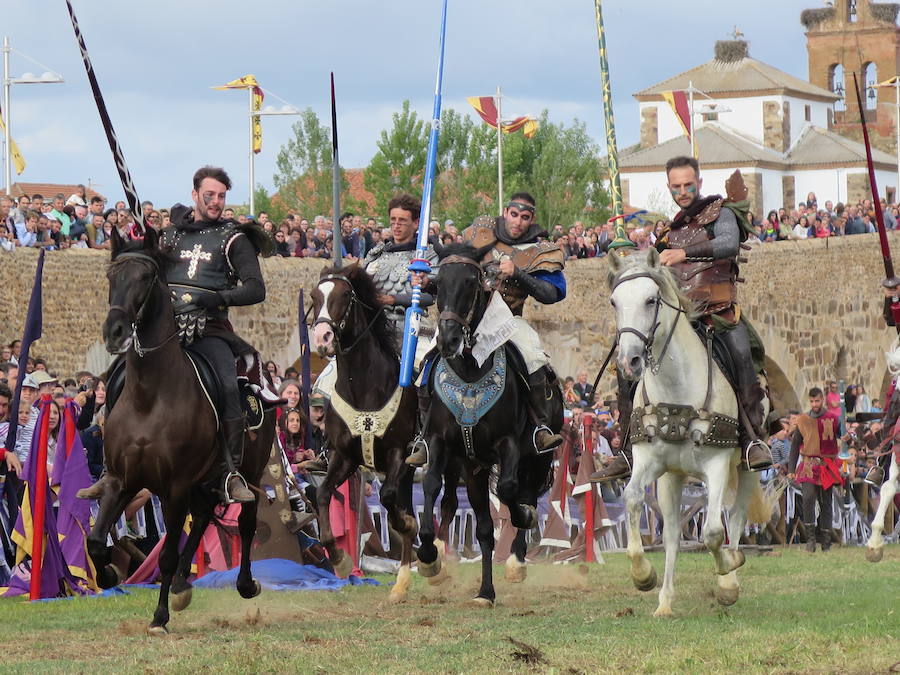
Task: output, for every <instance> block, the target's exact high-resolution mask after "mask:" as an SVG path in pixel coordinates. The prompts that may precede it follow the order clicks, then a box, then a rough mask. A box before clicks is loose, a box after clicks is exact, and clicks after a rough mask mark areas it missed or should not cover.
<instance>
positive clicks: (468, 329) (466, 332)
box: [438, 255, 484, 349]
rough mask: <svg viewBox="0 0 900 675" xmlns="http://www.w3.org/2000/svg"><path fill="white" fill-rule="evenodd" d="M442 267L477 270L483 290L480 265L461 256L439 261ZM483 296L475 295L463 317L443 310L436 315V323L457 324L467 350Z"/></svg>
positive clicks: (482, 270) (482, 272) (482, 274)
mask: <svg viewBox="0 0 900 675" xmlns="http://www.w3.org/2000/svg"><path fill="white" fill-rule="evenodd" d="M444 265H469V266H470V267H474V268H475V269H476V270H478V286H479V287H480V288H484V268H483V267H482V266H481V263H479V262H477V261H475V260H472V259H471V258H467V257H466V256H463V255H449V256H447V257H446V258H444V259H443V260H441V262H440V266H441V267H443V266H444ZM483 296H484V293H478V294H476V295H475V297H474V298H473V299H472V304H471V305H470V306H469V310H468V311H467V312H466V314H465V316H460V315H459V314H457V313H456V312H451V311H450V310H443V311H442V312H441V313H440V314H439V315H438V321H453V322H454V323H457V324H459V326H460V328H462V333H463V343H464V344H465V346H466V347H467V348H468V349H471V348H472V345H473V344H474V340H472V335H473V334H474V332H475V331H474V330H473V327H472V320H473V319H474V318H475V313H476V312H477V311H478V306H479V305H480V304H481V300H482V298H483Z"/></svg>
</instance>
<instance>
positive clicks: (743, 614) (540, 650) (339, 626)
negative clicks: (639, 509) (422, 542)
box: [0, 546, 900, 673]
mask: <svg viewBox="0 0 900 675" xmlns="http://www.w3.org/2000/svg"><path fill="white" fill-rule="evenodd" d="M650 557H651V560H652V561H653V564H654V566H655V567H656V568H657V571H658V572H659V573H660V576H661V572H662V569H661V563H662V554H651V556H650ZM479 567H480V566H479V565H472V564H465V565H451V566H450V569H451V572H452V574H453V580H452V581H451V582H449V583H447V584H445V585H444V586H441V587H437V588H432V587H430V586H428V584H427V583H425V581H424V580H423V579H421V578H418V577H416V578H415V580H414V583H413V585H412V588H411V589H410V596H409V601H408V602H407V603H406V604H404V605H391V604H390V603H389V602H388V600H387V595H388V586H387V584H389V583H390V582H391V578H390V577H381V578H380V580H381V581H382V582H384V583H385V585H383V586H380V587H350V588H346V589H344V590H342V591H340V592H334V593H332V592H323V591H316V592H292V593H286V592H281V593H279V592H273V591H263V594H262V595H261V596H259V597H258V598H255V599H253V600H242V599H241V598H240V597H239V596H238V594H237V593H236V592H235V591H230V590H229V591H224V590H219V591H195V592H194V601H193V604H192V605H191V607H190V608H188V610H187V611H185V612H183V613H180V614H174V613H173V615H172V621H171V623H170V624H169V628H170V630H171V634H170V635H169V636H168V637H164V638H151V637H149V636H147V635H146V634H145V633H144V629H145V626H146V625H147V623H148V622H149V620H150V617H151V614H152V610H153V606H154V604H155V601H156V594H155V592H154V591H151V590H133V591H132V592H131V594H130V595H127V596H119V597H111V598H96V599H94V598H91V599H85V598H79V599H74V600H62V601H55V602H46V603H35V604H29V603H28V602H25V601H23V600H16V599H13V600H0V646H2V647H3V660H2V661H0V671H2V672H21V673H44V672H66V673H72V672H92V673H106V672H113V671H115V672H124V671H127V672H148V673H156V672H166V673H170V672H207V671H210V672H217V673H223V672H280V673H285V672H304V673H326V672H359V673H378V672H391V673H393V672H398V673H402V672H429V673H432V672H438V673H457V672H466V673H473V672H476V673H499V672H540V673H548V672H554V673H595V672H616V671H618V672H658V673H670V672H687V673H696V672H738V671H740V672H767V673H770V672H794V673H796V672H800V673H804V672H854V673H855V672H859V673H870V672H888V671H889V670H892V671H896V670H897V669H900V663H898V662H900V547H898V546H890V547H887V549H886V551H885V557H884V560H883V561H882V562H881V563H878V564H877V565H873V564H870V563H867V562H866V561H865V559H864V555H863V550H862V549H859V548H847V549H833V550H832V551H831V552H829V553H827V554H821V553H816V554H815V555H809V554H806V553H804V552H802V551H800V550H776V552H775V553H773V554H768V555H764V556H754V557H748V559H747V563H746V565H745V566H744V567H743V568H742V570H741V571H740V573H739V574H740V577H741V584H742V594H741V599H740V600H739V601H738V603H737V604H736V605H734V606H733V607H730V608H727V609H726V608H721V607H719V606H718V605H717V604H716V602H715V599H714V597H713V588H714V584H715V581H714V578H713V565H712V559H711V557H710V556H709V555H708V554H698V553H690V554H682V555H681V556H680V557H679V561H678V573H677V577H676V587H677V590H678V597H677V599H676V604H675V612H676V618H674V619H654V618H653V617H652V613H653V611H654V609H655V608H656V592H655V591H653V592H650V593H640V592H638V591H636V590H635V589H634V588H633V587H632V585H631V582H630V579H629V577H628V561H627V559H626V557H625V555H624V554H612V555H608V556H607V559H606V564H604V565H590V566H587V565H573V566H551V565H534V566H531V567H530V568H529V577H528V579H527V580H526V582H525V583H524V584H509V583H506V582H505V581H503V580H502V569H501V568H499V567H497V568H495V569H496V576H497V578H498V581H497V584H496V585H497V597H498V602H497V606H496V607H495V608H494V609H480V608H474V607H469V606H467V605H466V600H467V599H469V598H470V597H472V596H473V595H474V593H475V589H476V587H477V583H478V575H479ZM892 666H893V669H892Z"/></svg>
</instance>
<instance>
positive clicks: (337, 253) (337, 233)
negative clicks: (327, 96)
mask: <svg viewBox="0 0 900 675" xmlns="http://www.w3.org/2000/svg"><path fill="white" fill-rule="evenodd" d="M331 200H332V204H333V210H334V220H333V221H332V223H331V231H332V233H333V234H332V235H331V252H332V257H333V258H334V268H335V269H340V268H341V258H342V257H343V255H344V251H343V248H344V246H343V243H342V237H341V221H340V217H341V165H340V164H339V163H338V137H337V106H336V105H335V102H334V73H331Z"/></svg>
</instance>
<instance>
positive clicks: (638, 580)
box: [624, 449, 662, 591]
mask: <svg viewBox="0 0 900 675" xmlns="http://www.w3.org/2000/svg"><path fill="white" fill-rule="evenodd" d="M642 450H643V451H641V450H638V451H635V449H632V456H633V464H634V466H633V468H632V471H631V479H630V480H629V481H628V485H626V486H625V494H624V496H625V507H626V509H627V511H628V549H627V555H628V558H629V559H630V560H631V581H632V582H633V583H634V587H635V588H637V589H638V590H639V591H649V590H652V589H653V588H655V587H656V570H654V569H653V565H651V564H650V561H648V560H647V558H646V557H645V556H644V544H643V542H642V541H641V514H642V513H643V510H644V495H645V493H646V490H647V486H648V485H649V484H650V483H652V482H653V481H654V480H656V478H657V477H658V476H659V474H660V473H662V469H661V467H657V466H654V465H655V462H653V461H652V460H651V458H650V457H648V454H649V452H650V450H649V449H642Z"/></svg>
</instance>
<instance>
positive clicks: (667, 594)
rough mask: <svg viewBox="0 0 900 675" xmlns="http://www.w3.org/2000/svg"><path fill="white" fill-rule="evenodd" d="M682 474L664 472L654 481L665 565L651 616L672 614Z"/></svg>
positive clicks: (679, 526)
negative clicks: (660, 521)
mask: <svg viewBox="0 0 900 675" xmlns="http://www.w3.org/2000/svg"><path fill="white" fill-rule="evenodd" d="M683 486H684V476H683V475H681V474H677V473H664V474H663V475H662V476H660V478H659V480H658V481H657V482H656V496H657V502H658V503H659V508H660V510H661V511H662V516H663V533H662V534H663V545H664V546H665V549H666V566H665V572H663V582H662V586H661V587H660V589H659V606H658V607H657V608H656V612H654V613H653V616H656V617H669V616H672V601H673V600H674V599H675V560H676V559H677V558H678V542H679V541H680V539H681V489H682V487H683Z"/></svg>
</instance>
